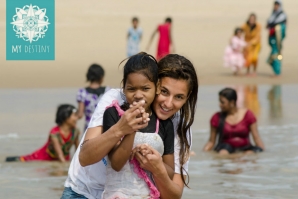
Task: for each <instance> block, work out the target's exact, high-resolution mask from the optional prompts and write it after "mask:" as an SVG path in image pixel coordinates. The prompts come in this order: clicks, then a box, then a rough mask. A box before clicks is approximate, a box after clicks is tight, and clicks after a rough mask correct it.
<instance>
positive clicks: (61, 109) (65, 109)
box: [55, 104, 76, 125]
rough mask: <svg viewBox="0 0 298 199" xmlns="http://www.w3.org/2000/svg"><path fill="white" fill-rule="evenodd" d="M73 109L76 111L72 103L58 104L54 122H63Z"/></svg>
mask: <svg viewBox="0 0 298 199" xmlns="http://www.w3.org/2000/svg"><path fill="white" fill-rule="evenodd" d="M75 111H76V108H75V107H74V106H73V105H70V104H61V105H59V106H58V109H57V112H56V120H55V122H56V124H57V125H61V124H63V123H64V122H65V121H66V120H67V119H68V118H69V117H70V116H71V114H72V113H73V112H75Z"/></svg>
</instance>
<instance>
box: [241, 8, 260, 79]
mask: <svg viewBox="0 0 298 199" xmlns="http://www.w3.org/2000/svg"><path fill="white" fill-rule="evenodd" d="M242 30H243V32H244V34H245V41H246V42H247V46H246V48H245V50H244V57H245V60H246V63H245V66H246V67H247V75H250V68H251V66H253V73H252V75H253V76H256V75H257V74H256V70H257V65H258V56H259V52H260V49H261V25H260V24H259V23H257V17H256V15H255V14H254V13H252V14H250V15H249V18H248V20H247V22H246V23H245V24H244V25H243V26H242Z"/></svg>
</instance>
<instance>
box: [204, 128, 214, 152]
mask: <svg viewBox="0 0 298 199" xmlns="http://www.w3.org/2000/svg"><path fill="white" fill-rule="evenodd" d="M210 129H211V130H210V137H209V140H208V142H207V143H206V145H205V147H204V148H203V150H204V151H210V150H212V149H213V147H214V145H215V142H216V128H215V127H213V126H212V125H210Z"/></svg>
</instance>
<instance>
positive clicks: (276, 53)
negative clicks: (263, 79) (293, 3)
mask: <svg viewBox="0 0 298 199" xmlns="http://www.w3.org/2000/svg"><path fill="white" fill-rule="evenodd" d="M286 22H287V16H286V14H285V13H284V12H283V9H282V2H281V0H277V1H275V2H274V8H273V12H272V14H271V16H270V18H269V19H268V23H267V28H268V30H269V45H270V46H271V54H270V56H269V58H268V63H269V64H270V65H271V67H272V69H273V72H274V75H273V77H278V76H279V75H280V74H281V60H282V53H281V50H282V41H283V39H284V38H285V36H286Z"/></svg>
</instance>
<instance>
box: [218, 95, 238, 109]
mask: <svg viewBox="0 0 298 199" xmlns="http://www.w3.org/2000/svg"><path fill="white" fill-rule="evenodd" d="M234 106H235V105H234V101H231V102H230V101H229V100H228V99H227V98H225V97H223V96H219V107H220V109H221V111H222V112H228V111H230V110H231V109H232V108H233V107H234Z"/></svg>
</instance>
